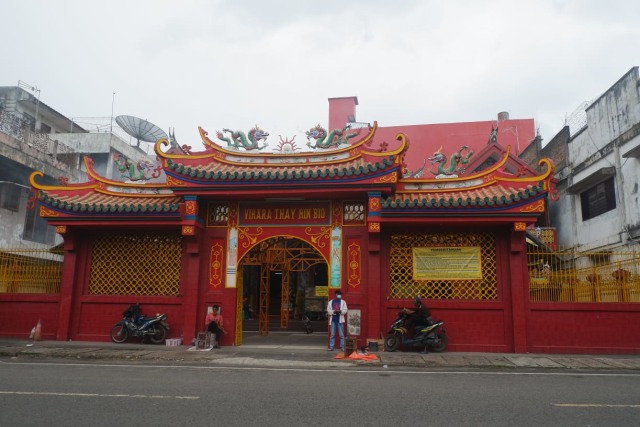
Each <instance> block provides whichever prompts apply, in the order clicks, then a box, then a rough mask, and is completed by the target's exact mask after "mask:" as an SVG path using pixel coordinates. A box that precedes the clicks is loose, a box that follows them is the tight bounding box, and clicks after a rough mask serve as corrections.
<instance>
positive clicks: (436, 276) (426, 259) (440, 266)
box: [413, 246, 482, 280]
mask: <svg viewBox="0 0 640 427" xmlns="http://www.w3.org/2000/svg"><path fill="white" fill-rule="evenodd" d="M413 279H414V280H468V279H482V257H481V251H480V246H470V247H466V246H465V247H458V246H451V247H449V246H445V247H436V248H413Z"/></svg>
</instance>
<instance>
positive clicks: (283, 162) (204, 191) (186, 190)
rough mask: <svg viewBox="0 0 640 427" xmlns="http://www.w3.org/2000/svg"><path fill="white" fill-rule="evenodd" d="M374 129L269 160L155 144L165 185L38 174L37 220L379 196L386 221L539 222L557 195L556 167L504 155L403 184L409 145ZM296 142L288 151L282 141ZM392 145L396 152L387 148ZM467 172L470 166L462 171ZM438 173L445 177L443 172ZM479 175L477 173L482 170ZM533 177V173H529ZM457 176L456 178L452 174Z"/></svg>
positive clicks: (161, 214) (168, 214)
mask: <svg viewBox="0 0 640 427" xmlns="http://www.w3.org/2000/svg"><path fill="white" fill-rule="evenodd" d="M376 129H377V123H374V125H373V126H372V127H370V128H368V129H366V130H364V132H362V135H359V136H358V138H353V139H354V142H349V143H348V144H345V146H338V147H334V148H333V149H326V150H324V149H323V150H315V151H311V152H309V151H307V152H294V151H290V152H280V153H263V152H260V150H244V149H234V148H229V147H222V146H220V145H218V144H216V143H214V142H213V141H211V140H210V139H209V138H208V134H207V132H206V131H204V130H203V129H202V128H200V135H201V138H202V140H203V143H204V145H205V150H204V151H202V152H198V153H193V154H191V153H189V152H188V151H180V150H169V151H168V152H163V151H162V148H163V147H166V146H167V145H170V142H169V141H167V140H166V139H161V140H159V141H158V142H156V145H155V150H156V154H157V156H158V159H159V160H160V162H161V163H162V168H163V170H164V173H165V176H166V181H165V182H163V183H149V182H146V183H145V182H139V181H137V182H122V181H115V180H110V179H107V178H104V177H101V176H100V175H99V174H97V173H96V172H95V170H94V168H93V162H92V161H91V160H90V159H88V158H85V165H86V168H87V171H88V174H89V177H90V179H89V181H88V182H86V183H81V184H69V185H59V186H50V185H41V184H39V183H38V178H39V177H41V176H42V173H40V172H34V173H33V174H32V175H31V177H30V182H31V185H32V187H33V188H34V189H35V190H36V192H37V198H38V200H39V201H40V204H41V215H42V216H43V217H47V218H50V219H54V218H60V219H64V218H67V219H81V218H82V219H86V220H91V219H99V220H101V221H109V220H114V221H118V220H122V219H132V220H136V219H143V218H164V219H168V220H174V219H181V217H182V216H183V215H184V212H182V211H183V206H184V203H185V198H190V199H193V198H196V197H202V198H204V199H207V198H211V197H213V198H215V199H216V200H251V199H263V198H265V197H266V196H268V197H276V196H277V197H280V198H282V197H304V198H307V199H310V198H315V199H330V198H333V197H337V196H339V195H342V196H339V197H342V198H349V199H352V198H353V197H357V198H364V199H366V198H367V197H370V196H371V194H378V195H379V197H380V199H379V202H380V210H379V215H380V218H381V219H382V220H383V221H384V219H385V217H386V218H388V219H389V220H391V219H393V218H402V217H426V216H439V215H440V214H447V215H449V214H454V215H471V216H487V215H489V216H507V215H510V216H513V214H518V215H519V216H522V215H524V216H526V215H539V214H540V213H541V212H544V200H543V199H544V197H545V196H546V195H547V194H549V193H551V195H552V196H553V195H554V194H555V188H553V186H554V182H555V181H554V180H553V169H554V168H553V163H552V162H551V161H550V160H548V159H542V160H541V161H540V163H539V165H540V166H544V169H546V171H545V172H544V173H542V174H538V173H537V172H535V171H533V169H530V170H528V171H527V172H526V173H520V172H518V174H517V175H516V174H513V173H509V172H507V170H508V169H513V167H507V165H509V164H511V165H513V164H515V163H514V160H513V156H511V155H510V149H509V147H506V149H504V150H498V151H496V150H494V155H495V153H501V154H502V155H503V157H502V158H500V159H499V160H498V161H495V163H493V164H492V165H491V166H489V167H487V168H486V169H484V170H481V171H479V172H475V173H472V174H470V175H468V176H467V175H464V172H463V171H464V169H463V168H457V169H455V170H454V167H456V165H455V164H452V166H450V167H449V168H448V169H447V170H451V171H452V172H451V173H449V172H447V173H444V174H440V175H439V176H438V178H424V177H422V176H419V177H415V176H414V177H411V176H410V175H406V174H405V176H403V175H402V173H403V164H404V156H405V155H406V153H407V149H408V147H409V141H408V140H407V138H406V136H405V135H404V134H402V133H400V134H398V135H397V136H396V141H395V142H393V143H392V144H388V143H387V142H386V141H382V142H379V141H378V142H377V143H378V144H379V145H378V146H377V147H376V146H374V144H373V143H374V136H375V131H376ZM285 142H289V143H290V142H291V141H285ZM389 145H392V146H391V148H389ZM462 163H464V162H462ZM439 170H444V169H443V168H442V167H441V168H440V169H439ZM476 170H477V169H476ZM532 171H533V172H532ZM454 172H455V173H454Z"/></svg>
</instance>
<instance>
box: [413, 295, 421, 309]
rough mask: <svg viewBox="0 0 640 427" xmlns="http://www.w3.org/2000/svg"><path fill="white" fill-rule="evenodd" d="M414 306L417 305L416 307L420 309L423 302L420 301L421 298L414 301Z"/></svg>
mask: <svg viewBox="0 0 640 427" xmlns="http://www.w3.org/2000/svg"><path fill="white" fill-rule="evenodd" d="M413 305H415V306H416V307H420V306H421V305H422V301H420V297H416V299H414V300H413Z"/></svg>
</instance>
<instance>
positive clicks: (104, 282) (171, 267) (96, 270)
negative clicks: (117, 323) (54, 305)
mask: <svg viewBox="0 0 640 427" xmlns="http://www.w3.org/2000/svg"><path fill="white" fill-rule="evenodd" d="M181 258H182V237H181V236H174V235H163V234H122V235H103V236H99V237H98V238H96V240H95V243H94V247H93V254H92V258H91V276H90V279H89V293H90V294H92V295H148V296H160V295H170V296H177V295H179V293H180V263H181Z"/></svg>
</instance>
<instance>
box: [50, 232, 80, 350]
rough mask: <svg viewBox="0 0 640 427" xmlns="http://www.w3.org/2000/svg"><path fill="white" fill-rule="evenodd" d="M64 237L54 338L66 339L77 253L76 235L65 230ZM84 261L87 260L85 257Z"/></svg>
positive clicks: (71, 305)
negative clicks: (56, 326)
mask: <svg viewBox="0 0 640 427" xmlns="http://www.w3.org/2000/svg"><path fill="white" fill-rule="evenodd" d="M62 237H63V238H64V244H63V249H64V261H63V264H62V278H61V282H60V304H59V306H58V310H59V311H58V331H57V334H56V340H58V341H67V340H68V339H69V338H70V337H69V328H70V325H71V311H72V307H73V295H74V283H75V282H76V271H77V270H78V269H77V268H76V267H77V266H76V264H77V262H78V253H77V252H76V244H77V242H76V241H75V239H76V237H75V236H74V235H73V234H71V233H69V232H67V233H65V234H63V235H62ZM84 262H87V260H86V257H85V260H84Z"/></svg>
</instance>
